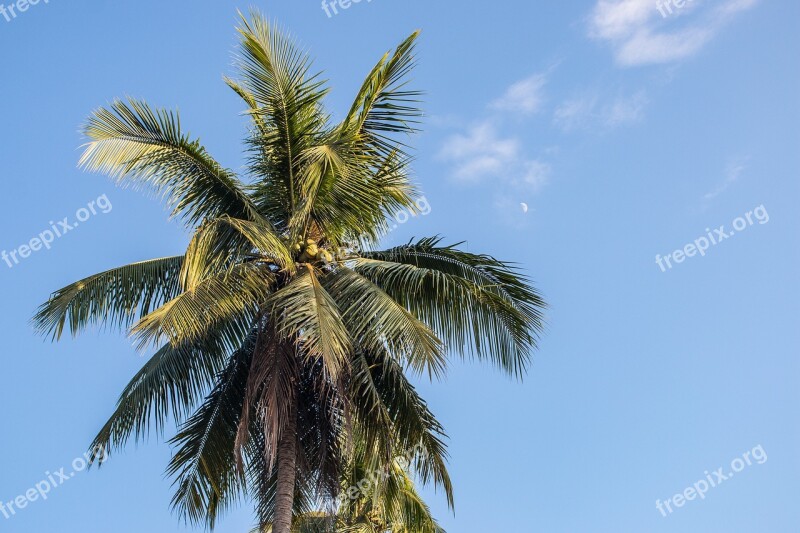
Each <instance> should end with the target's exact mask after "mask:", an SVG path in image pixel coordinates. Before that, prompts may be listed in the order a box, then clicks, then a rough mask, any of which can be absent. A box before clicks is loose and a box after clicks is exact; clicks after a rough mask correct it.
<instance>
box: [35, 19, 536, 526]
mask: <svg viewBox="0 0 800 533" xmlns="http://www.w3.org/2000/svg"><path fill="white" fill-rule="evenodd" d="M239 33H240V34H241V52H240V55H239V57H238V60H237V68H238V73H239V76H238V79H237V80H233V79H226V83H227V84H228V85H229V86H230V87H231V88H232V89H233V90H234V91H235V92H236V93H237V94H238V95H239V96H240V97H241V99H242V100H243V101H244V104H245V107H246V111H245V114H246V115H247V116H248V117H249V120H250V125H251V127H250V131H249V134H248V136H247V139H246V146H247V149H248V152H247V153H248V160H247V164H246V173H245V175H244V177H243V178H241V179H240V178H239V177H237V176H236V175H235V174H234V172H232V171H231V170H229V169H227V168H225V167H223V166H222V165H220V164H219V163H218V162H217V161H216V160H215V159H213V158H212V157H211V156H210V155H209V154H208V152H207V151H206V150H205V149H204V148H203V147H202V145H201V144H200V142H199V141H197V140H195V139H192V138H191V137H189V136H188V135H186V134H185V133H183V130H182V127H181V123H180V120H179V118H178V115H177V114H176V113H174V112H170V111H167V110H160V109H153V108H151V107H150V106H149V105H148V104H146V103H144V102H141V101H136V100H132V99H129V100H127V101H115V102H113V103H112V104H111V105H110V106H109V107H108V108H101V109H98V110H96V111H95V112H94V113H93V114H92V116H91V117H90V118H89V120H88V122H87V124H86V126H85V135H86V136H87V137H88V140H89V142H88V144H87V145H86V148H85V152H84V153H83V156H82V158H81V161H80V165H81V166H82V167H83V168H85V169H88V170H91V171H99V172H103V173H106V174H109V175H110V176H112V177H113V178H115V179H116V180H117V181H118V183H120V184H121V185H123V186H134V187H143V188H147V189H149V190H151V191H154V192H155V193H156V194H157V195H159V196H161V197H163V198H166V200H167V202H168V203H169V205H170V206H171V207H172V209H173V216H176V217H179V218H180V219H182V220H183V222H184V223H185V224H186V225H187V226H188V227H189V228H190V229H191V230H193V232H194V233H193V236H192V239H191V241H190V243H189V245H188V248H187V250H186V252H185V253H184V254H182V255H177V256H174V257H166V258H160V259H153V260H149V261H144V262H141V263H135V264H130V265H126V266H123V267H120V268H115V269H112V270H109V271H106V272H102V273H100V274H96V275H93V276H90V277H88V278H86V279H83V280H81V281H78V282H76V283H73V284H72V285H69V286H67V287H64V288H63V289H61V290H59V291H57V292H55V293H54V294H53V295H52V296H51V298H50V299H49V300H48V301H47V302H46V303H45V304H43V305H42V307H41V308H40V309H39V311H38V313H37V315H36V317H35V319H34V321H35V323H36V325H37V326H38V328H39V329H40V331H41V332H42V333H44V334H47V335H52V336H53V338H54V339H59V338H61V336H62V334H63V333H64V332H65V331H68V332H69V333H71V334H72V335H76V334H78V333H80V332H81V331H83V330H85V329H86V328H87V327H89V326H92V325H97V324H103V325H106V326H110V327H115V328H116V327H118V328H122V329H125V330H129V331H130V333H131V335H132V336H133V337H134V338H135V339H136V341H137V343H138V347H139V348H140V349H142V350H146V349H149V348H150V347H153V348H154V349H156V351H155V353H154V355H153V356H152V358H151V359H150V360H149V361H148V362H147V363H146V364H145V366H144V367H143V368H142V370H141V371H140V372H139V373H138V374H137V375H136V376H135V377H134V378H133V380H132V381H131V382H130V384H129V385H128V386H127V387H126V388H125V390H124V391H123V393H122V395H121V397H120V399H119V401H118V404H117V407H116V409H115V411H114V413H113V414H112V416H111V418H110V419H109V421H108V422H107V423H106V425H105V426H104V427H103V428H102V430H101V431H100V433H99V434H98V435H97V437H96V438H95V441H94V443H93V446H97V447H99V448H97V449H101V448H102V449H104V450H109V451H114V450H117V449H119V448H121V447H123V446H124V445H125V444H126V443H127V442H128V441H129V440H130V438H131V437H133V438H134V439H137V440H138V439H139V438H141V437H143V436H144V435H146V434H147V433H148V431H150V430H155V431H161V430H163V428H164V426H165V424H166V422H167V420H168V419H170V418H171V417H172V418H174V419H175V420H176V421H177V422H178V423H179V424H180V427H179V431H178V434H177V435H176V436H175V437H174V438H173V439H172V441H171V442H172V444H173V445H174V446H175V447H176V451H175V455H174V458H173V459H172V461H171V463H170V465H169V468H168V472H169V473H170V474H171V475H172V476H173V477H174V479H175V495H174V499H173V505H174V507H175V508H176V509H177V511H178V512H179V513H180V514H181V515H183V516H184V517H185V518H187V519H188V520H189V521H191V522H193V523H203V522H204V523H205V524H206V525H208V526H209V527H213V526H214V524H215V523H216V521H217V519H218V517H219V515H220V513H221V512H222V511H224V510H225V509H226V508H228V507H229V506H230V505H232V504H234V503H236V502H237V501H238V500H240V499H241V498H250V499H252V500H253V501H254V502H255V507H256V512H257V517H258V521H259V523H260V524H262V525H265V524H268V523H271V524H273V528H274V531H275V533H289V531H290V528H291V523H292V517H293V514H294V515H302V514H303V513H307V512H310V511H313V510H314V508H316V507H317V504H318V502H320V501H328V502H330V501H332V500H333V499H334V498H335V497H336V495H337V493H338V491H339V490H340V482H341V479H342V474H343V472H342V470H343V468H344V465H345V464H346V460H345V457H346V456H347V455H348V453H350V450H349V449H348V448H349V447H351V444H349V443H351V442H353V441H355V442H363V445H364V447H365V450H366V453H367V454H368V457H369V460H370V461H371V462H372V463H373V464H380V465H383V467H384V468H388V467H389V465H390V464H391V462H392V460H393V457H392V450H395V449H398V447H400V448H402V449H412V448H414V447H418V449H420V450H422V451H423V452H424V453H421V454H418V457H416V458H415V459H414V460H413V461H412V464H411V465H410V468H411V470H412V471H413V473H414V474H415V476H418V477H419V479H420V481H421V482H422V483H433V485H434V486H436V487H438V488H441V489H443V490H444V492H445V494H446V495H447V499H448V503H449V504H450V505H451V506H452V502H453V494H452V487H451V483H450V479H449V477H448V474H447V470H446V466H445V462H446V447H445V444H444V438H445V435H444V431H443V428H442V426H441V425H440V424H439V423H438V422H437V421H436V419H435V418H434V416H433V414H432V413H431V412H430V410H429V409H428V407H427V405H426V403H425V401H424V400H423V399H422V398H421V397H420V396H419V395H418V394H417V392H416V391H415V389H414V387H413V386H412V385H411V383H410V381H409V378H408V377H407V373H408V372H410V373H413V374H417V375H419V374H427V375H428V376H429V377H431V378H434V377H439V376H441V375H442V373H443V371H444V369H445V366H446V363H447V361H448V356H450V355H457V356H464V357H474V358H477V359H485V360H488V361H490V362H492V363H494V364H496V365H497V366H499V367H500V368H501V369H503V370H504V371H507V372H509V373H511V374H514V375H517V376H521V375H522V373H523V372H524V371H525V368H526V365H527V363H528V361H529V358H530V356H531V353H532V351H533V350H534V349H535V347H536V340H537V336H538V334H539V332H540V330H541V326H542V310H543V308H544V303H543V301H542V300H541V298H540V297H539V296H538V294H537V293H536V292H535V290H534V289H532V288H531V286H530V283H529V282H528V280H527V278H525V277H524V276H523V275H521V274H520V273H519V272H518V271H517V270H516V268H515V267H513V266H511V265H509V264H507V263H504V262H501V261H498V260H496V259H493V258H492V257H489V256H486V255H475V254H472V253H467V252H465V251H462V250H459V248H458V247H457V246H444V245H442V244H441V241H440V239H438V238H428V239H422V240H419V241H416V242H414V241H412V242H410V243H408V244H406V245H404V246H399V247H396V248H392V249H390V250H385V251H378V250H376V248H377V245H378V243H379V239H380V238H381V236H382V235H383V234H385V232H386V230H387V220H388V216H389V214H390V213H394V212H397V211H398V210H400V209H407V210H413V209H414V201H413V200H414V197H415V194H416V189H415V187H414V186H413V185H412V184H411V182H410V180H409V177H408V168H409V162H410V156H409V155H408V153H407V148H406V144H405V138H406V137H407V136H408V134H411V133H413V132H414V131H415V124H416V122H417V121H418V120H419V118H420V117H421V112H420V110H419V108H418V93H417V92H415V91H411V90H409V89H408V88H407V86H406V83H407V78H408V75H409V72H410V71H411V69H412V67H413V65H414V59H413V50H414V43H415V40H416V37H417V34H416V33H415V34H413V35H412V36H410V37H409V38H408V39H406V40H405V41H404V42H403V43H402V44H400V45H399V46H398V47H397V48H396V49H395V50H394V51H393V52H390V53H387V54H386V55H384V56H383V57H382V58H381V59H380V61H378V63H377V64H376V65H375V67H374V68H373V69H372V71H371V72H370V73H369V75H368V76H367V78H366V80H365V81H364V83H363V85H362V86H361V89H360V90H359V91H358V94H357V95H356V98H355V101H354V102H353V105H352V107H351V108H350V109H349V110H348V112H347V114H346V115H345V116H344V119H343V120H341V121H340V122H332V121H331V119H330V117H329V115H327V114H326V113H325V111H324V109H323V99H324V97H325V95H326V92H327V90H326V89H325V82H323V81H322V80H321V79H320V78H319V76H318V75H314V74H312V73H311V63H310V61H309V59H308V57H307V55H306V54H305V53H303V52H301V51H300V50H299V49H298V48H297V46H296V45H295V44H294V42H293V40H292V39H291V38H289V37H287V36H286V35H285V34H284V33H283V32H281V31H280V30H279V29H278V28H277V27H276V26H274V25H273V24H271V23H269V22H268V21H266V20H265V19H264V18H263V17H262V16H261V15H259V14H258V13H253V14H252V15H251V17H250V18H249V20H248V19H247V18H245V17H242V23H241V27H240V28H239Z"/></svg>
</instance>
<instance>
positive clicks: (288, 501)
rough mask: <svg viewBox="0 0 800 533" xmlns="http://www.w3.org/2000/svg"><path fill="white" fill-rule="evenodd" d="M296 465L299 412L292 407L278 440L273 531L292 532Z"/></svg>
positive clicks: (280, 532)
mask: <svg viewBox="0 0 800 533" xmlns="http://www.w3.org/2000/svg"><path fill="white" fill-rule="evenodd" d="M296 466H297V412H296V410H295V409H294V408H292V409H291V412H290V413H289V420H287V421H286V427H285V428H284V430H283V435H282V436H281V439H280V441H279V442H278V491H277V495H276V498H275V519H274V521H273V525H272V531H273V533H291V531H292V510H293V507H294V489H295V477H296V474H297V469H296Z"/></svg>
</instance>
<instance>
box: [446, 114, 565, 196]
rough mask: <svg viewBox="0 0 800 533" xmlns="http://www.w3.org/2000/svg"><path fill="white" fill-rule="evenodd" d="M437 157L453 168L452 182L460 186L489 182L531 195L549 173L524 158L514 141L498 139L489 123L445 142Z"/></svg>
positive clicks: (535, 160)
mask: <svg viewBox="0 0 800 533" xmlns="http://www.w3.org/2000/svg"><path fill="white" fill-rule="evenodd" d="M439 157H440V158H441V159H442V160H444V161H447V162H448V163H450V164H452V165H453V172H452V177H453V179H454V180H456V181H458V182H460V183H464V184H478V183H483V182H487V181H490V180H491V181H492V182H494V183H500V184H501V185H503V186H505V187H507V188H508V187H511V188H514V189H516V190H519V191H525V192H531V193H532V192H536V191H538V190H539V189H540V188H541V187H542V185H544V184H545V183H546V182H547V179H548V177H549V174H550V166H549V165H547V164H545V163H543V162H541V161H539V160H537V159H532V158H529V157H526V156H525V155H524V154H523V152H522V149H521V143H520V141H519V140H518V139H516V138H514V137H502V136H501V135H499V134H498V132H497V129H496V128H495V126H494V125H493V124H492V123H491V122H489V121H485V122H481V123H479V124H477V125H475V126H473V127H472V128H470V129H469V130H468V131H467V133H465V134H457V135H453V136H451V137H450V138H448V139H447V140H445V143H444V145H443V147H442V149H441V151H440V152H439Z"/></svg>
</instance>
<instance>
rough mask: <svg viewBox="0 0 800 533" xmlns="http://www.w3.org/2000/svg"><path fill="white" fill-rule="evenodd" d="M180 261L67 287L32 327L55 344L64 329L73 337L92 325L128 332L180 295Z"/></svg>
mask: <svg viewBox="0 0 800 533" xmlns="http://www.w3.org/2000/svg"><path fill="white" fill-rule="evenodd" d="M183 259H184V258H183V256H174V257H165V258H162V259H153V260H150V261H143V262H141V263H133V264H130V265H125V266H123V267H119V268H114V269H111V270H107V271H105V272H102V273H100V274H95V275H94V276H90V277H88V278H85V279H82V280H80V281H77V282H75V283H72V284H71V285H67V286H66V287H64V288H63V289H60V290H58V291H56V292H55V293H54V294H53V295H52V296H51V297H50V299H49V300H48V301H47V302H46V303H44V304H43V305H42V306H41V307H39V310H38V312H37V313H36V315H35V316H34V318H33V323H34V324H35V326H36V328H37V329H38V330H39V332H41V333H43V334H45V335H52V336H53V338H54V339H56V340H58V339H60V338H61V335H62V334H63V332H64V329H65V328H67V329H69V331H70V333H72V335H73V336H74V335H77V334H78V333H79V332H80V331H82V330H83V329H85V328H87V327H89V326H91V325H93V324H104V325H106V326H109V327H122V328H127V327H128V326H130V325H131V324H132V323H133V321H134V320H135V319H136V318H137V317H142V316H145V315H147V314H148V313H149V312H150V311H151V310H152V309H155V308H156V307H158V306H160V305H161V304H163V303H164V302H166V301H169V300H171V299H172V298H174V297H175V296H177V295H178V294H179V293H180V290H181V289H180V283H179V275H178V274H179V273H180V270H181V267H182V265H183Z"/></svg>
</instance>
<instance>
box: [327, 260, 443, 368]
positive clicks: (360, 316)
mask: <svg viewBox="0 0 800 533" xmlns="http://www.w3.org/2000/svg"><path fill="white" fill-rule="evenodd" d="M325 286H326V288H327V290H328V292H329V293H330V294H331V295H332V296H333V298H334V300H336V302H337V303H338V305H339V308H340V309H342V317H343V319H344V321H345V324H346V325H347V328H348V330H349V331H350V334H351V335H352V337H353V338H354V339H358V343H359V346H360V347H361V348H362V349H366V350H382V349H386V350H387V351H388V352H389V353H391V354H392V355H393V356H394V357H396V358H397V359H398V360H401V361H403V362H404V363H406V364H408V366H410V367H411V368H412V369H413V370H415V371H416V372H418V373H422V372H424V371H427V372H428V374H429V375H430V376H434V375H435V376H436V377H441V376H442V375H443V373H444V369H445V366H446V363H447V362H446V360H445V357H444V352H443V346H442V343H441V341H440V340H439V339H438V338H437V337H436V335H435V334H434V333H433V331H431V330H430V328H428V326H427V325H425V324H424V323H423V322H421V321H420V320H418V319H417V317H415V316H414V315H413V314H411V313H410V312H409V311H408V310H407V309H406V308H405V307H403V306H402V305H400V304H398V303H397V302H396V301H394V300H393V299H392V298H391V297H390V296H389V295H388V294H386V293H385V292H384V291H383V290H382V289H380V288H379V287H377V286H376V285H375V284H374V283H372V282H371V281H370V280H368V279H367V278H365V277H363V276H361V275H360V274H358V273H356V272H354V271H353V270H350V269H348V268H339V269H337V270H336V272H335V273H333V274H331V275H329V276H327V278H326V283H325Z"/></svg>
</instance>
